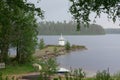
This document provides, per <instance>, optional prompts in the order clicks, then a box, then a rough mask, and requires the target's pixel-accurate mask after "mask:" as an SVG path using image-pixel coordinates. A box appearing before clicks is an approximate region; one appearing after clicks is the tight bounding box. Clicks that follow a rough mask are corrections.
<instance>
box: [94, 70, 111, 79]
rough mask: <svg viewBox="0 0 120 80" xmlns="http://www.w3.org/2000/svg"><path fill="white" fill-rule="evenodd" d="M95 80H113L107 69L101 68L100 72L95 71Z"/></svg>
mask: <svg viewBox="0 0 120 80" xmlns="http://www.w3.org/2000/svg"><path fill="white" fill-rule="evenodd" d="M95 80H113V79H112V78H111V76H110V73H109V70H103V71H102V72H97V74H96V79H95Z"/></svg>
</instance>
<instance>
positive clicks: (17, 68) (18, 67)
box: [0, 63, 35, 75]
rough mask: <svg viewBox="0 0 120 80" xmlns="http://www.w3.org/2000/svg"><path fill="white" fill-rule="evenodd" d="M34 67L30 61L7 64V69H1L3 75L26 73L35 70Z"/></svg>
mask: <svg viewBox="0 0 120 80" xmlns="http://www.w3.org/2000/svg"><path fill="white" fill-rule="evenodd" d="M34 71H35V70H34V67H33V66H32V64H30V63H26V64H15V65H12V64H11V65H7V66H6V69H2V70H0V72H2V73H3V75H15V74H24V73H30V72H34Z"/></svg>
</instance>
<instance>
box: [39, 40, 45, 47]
mask: <svg viewBox="0 0 120 80" xmlns="http://www.w3.org/2000/svg"><path fill="white" fill-rule="evenodd" d="M44 48H45V43H44V39H40V43H39V49H44Z"/></svg>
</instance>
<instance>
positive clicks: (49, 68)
mask: <svg viewBox="0 0 120 80" xmlns="http://www.w3.org/2000/svg"><path fill="white" fill-rule="evenodd" d="M40 65H41V66H42V70H41V71H40V77H41V78H43V79H41V80H48V78H50V76H51V75H53V74H55V73H56V70H57V66H58V65H57V62H56V59H55V58H49V59H45V60H42V61H40Z"/></svg>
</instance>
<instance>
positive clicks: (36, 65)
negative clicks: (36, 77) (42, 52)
mask: <svg viewBox="0 0 120 80" xmlns="http://www.w3.org/2000/svg"><path fill="white" fill-rule="evenodd" d="M33 67H35V68H37V69H38V70H39V71H40V70H42V66H41V65H40V64H37V63H34V64H33Z"/></svg>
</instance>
